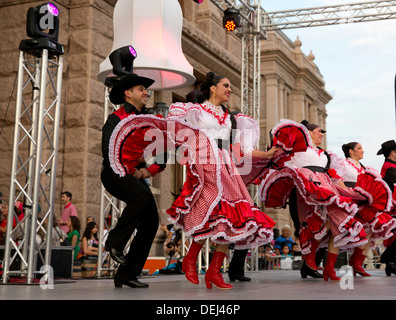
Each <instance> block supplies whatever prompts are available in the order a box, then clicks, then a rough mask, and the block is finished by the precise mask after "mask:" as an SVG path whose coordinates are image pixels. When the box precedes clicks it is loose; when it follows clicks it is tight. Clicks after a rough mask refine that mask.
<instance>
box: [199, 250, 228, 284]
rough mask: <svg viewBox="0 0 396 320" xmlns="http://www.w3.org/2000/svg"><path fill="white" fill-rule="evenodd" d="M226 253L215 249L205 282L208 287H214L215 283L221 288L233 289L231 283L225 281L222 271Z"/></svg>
mask: <svg viewBox="0 0 396 320" xmlns="http://www.w3.org/2000/svg"><path fill="white" fill-rule="evenodd" d="M225 256H226V254H225V253H223V252H220V251H215V252H214V253H213V256H212V261H211V262H210V265H209V268H208V270H207V272H206V275H205V283H206V287H207V288H208V289H211V288H212V284H214V285H215V286H216V287H217V288H219V289H232V288H233V286H232V285H231V284H228V283H225V282H224V279H223V277H222V275H221V273H220V268H221V265H222V264H223V260H224V257H225Z"/></svg>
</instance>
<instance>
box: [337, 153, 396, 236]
mask: <svg viewBox="0 0 396 320" xmlns="http://www.w3.org/2000/svg"><path fill="white" fill-rule="evenodd" d="M330 156H331V168H333V169H335V170H336V171H337V174H338V175H339V176H341V177H342V179H343V181H344V183H345V185H346V186H348V187H349V189H348V190H345V189H344V188H341V187H339V190H340V193H341V194H343V195H345V196H349V197H351V198H352V199H353V200H354V202H355V203H356V204H357V205H358V211H357V213H356V215H355V219H356V220H357V221H359V222H361V223H362V224H363V225H364V229H365V231H366V233H367V234H368V233H369V232H370V231H371V232H372V234H371V236H370V241H376V240H386V239H389V238H391V237H392V236H393V229H394V228H395V227H396V219H394V218H392V216H390V215H389V214H388V213H389V210H390V209H391V207H392V192H391V190H390V188H389V186H388V185H387V184H386V182H385V181H384V180H383V179H382V178H381V175H380V174H379V172H378V171H377V170H375V169H373V168H370V167H367V168H365V167H363V166H362V165H361V164H360V163H358V164H356V162H355V161H354V160H353V159H341V158H339V157H338V156H337V155H336V154H333V153H330Z"/></svg>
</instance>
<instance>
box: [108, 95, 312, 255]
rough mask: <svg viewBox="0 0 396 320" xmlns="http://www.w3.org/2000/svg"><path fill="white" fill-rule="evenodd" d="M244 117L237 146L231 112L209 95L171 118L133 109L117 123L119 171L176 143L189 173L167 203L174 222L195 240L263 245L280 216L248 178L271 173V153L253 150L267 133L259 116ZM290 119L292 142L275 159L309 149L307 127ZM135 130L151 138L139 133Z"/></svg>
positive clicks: (112, 147)
mask: <svg viewBox="0 0 396 320" xmlns="http://www.w3.org/2000/svg"><path fill="white" fill-rule="evenodd" d="M236 123H237V128H238V130H237V132H236V134H235V140H234V147H233V150H232V152H231V151H230V149H229V148H228V147H227V141H229V139H230V134H231V120H230V115H229V114H227V113H224V112H223V111H222V110H216V107H215V106H213V105H210V104H209V103H208V102H207V103H204V104H202V105H200V104H192V103H186V104H184V103H175V104H173V105H172V106H171V107H170V108H169V115H168V117H167V118H166V119H162V118H158V117H156V116H149V115H145V116H136V115H131V116H129V117H128V118H125V119H123V120H122V121H121V122H120V123H119V124H118V125H117V127H116V128H115V130H114V131H113V135H112V137H111V140H110V144H109V158H110V163H111V166H112V168H113V170H114V172H116V173H118V174H119V175H121V176H123V175H125V174H127V173H128V172H133V168H134V167H135V166H136V165H137V164H138V163H139V161H141V160H140V158H145V159H146V158H148V157H151V156H155V155H157V154H159V153H161V152H164V151H170V150H174V151H175V152H176V158H177V160H178V161H179V163H181V164H184V165H186V172H187V177H186V181H185V183H184V185H183V187H182V190H181V193H180V195H179V196H178V197H177V199H176V200H175V201H174V203H173V204H172V206H171V208H169V209H168V210H167V213H168V214H169V215H170V218H169V220H170V222H172V223H174V224H176V225H178V226H181V227H182V228H183V230H184V232H185V234H186V235H187V236H189V237H191V238H193V239H195V240H200V239H207V238H209V239H210V240H211V241H213V242H215V243H220V244H223V243H234V244H235V248H237V249H244V248H251V247H257V246H261V245H264V244H266V243H268V242H270V241H271V240H272V239H273V231H272V228H273V227H274V225H275V222H274V221H273V220H272V219H271V218H270V217H269V216H267V215H266V214H265V213H264V212H262V211H261V210H260V209H259V208H257V207H256V206H255V204H254V203H253V201H252V199H251V197H250V195H249V192H248V190H247V188H246V185H248V184H250V183H253V181H255V180H256V179H257V178H258V177H260V176H262V175H263V174H265V172H266V171H268V164H269V163H270V161H269V160H267V159H263V158H261V157H260V158H258V157H253V156H251V151H252V150H253V147H254V146H255V145H256V143H257V138H258V133H259V129H258V125H257V123H256V121H254V120H253V119H252V118H250V117H247V116H244V115H237V116H236ZM290 127H293V126H292V125H289V126H288V127H286V128H283V131H282V132H276V137H278V138H279V139H276V141H277V145H280V146H282V145H285V146H286V145H287V146H289V149H287V147H282V149H281V150H279V151H277V153H276V154H275V156H274V157H273V159H272V162H273V161H275V162H276V161H279V162H282V161H283V159H285V158H287V159H288V157H290V154H291V152H292V151H293V150H297V149H296V148H299V149H298V150H305V149H306V147H307V144H305V143H304V141H306V139H307V138H306V136H305V133H304V134H301V132H300V133H299V134H289V131H290ZM297 131H298V130H297ZM135 135H137V136H142V135H143V136H144V139H134V136H135ZM302 135H304V137H303V138H302ZM283 139H285V140H287V141H286V142H283ZM290 139H295V140H294V141H290ZM219 141H221V143H219ZM297 141H299V142H297ZM301 141H302V142H301ZM220 145H221V147H219V146H220ZM293 147H294V148H293ZM236 151H242V152H236ZM233 155H234V156H233ZM234 161H236V162H237V164H238V166H236V165H235V163H234ZM272 162H271V163H272Z"/></svg>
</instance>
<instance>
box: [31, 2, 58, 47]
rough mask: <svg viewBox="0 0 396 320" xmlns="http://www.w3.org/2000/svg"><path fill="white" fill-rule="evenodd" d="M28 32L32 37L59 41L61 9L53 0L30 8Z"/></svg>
mask: <svg viewBox="0 0 396 320" xmlns="http://www.w3.org/2000/svg"><path fill="white" fill-rule="evenodd" d="M26 33H27V35H28V36H29V37H31V38H35V39H36V38H42V37H46V38H50V39H52V40H54V41H58V36H59V10H58V8H57V6H56V5H54V4H53V3H51V2H47V3H44V4H41V5H39V6H37V7H31V8H29V10H28V12H27V24H26Z"/></svg>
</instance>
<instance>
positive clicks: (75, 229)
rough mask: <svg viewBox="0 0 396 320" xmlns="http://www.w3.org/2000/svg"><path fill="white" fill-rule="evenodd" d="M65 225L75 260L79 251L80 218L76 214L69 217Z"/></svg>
mask: <svg viewBox="0 0 396 320" xmlns="http://www.w3.org/2000/svg"><path fill="white" fill-rule="evenodd" d="M67 226H68V228H69V230H70V231H69V233H68V234H67V240H68V241H69V243H70V245H71V246H73V247H74V259H75V260H77V257H78V253H79V252H80V228H81V227H80V226H81V224H80V219H78V217H76V216H71V217H69V219H68V220H67Z"/></svg>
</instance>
